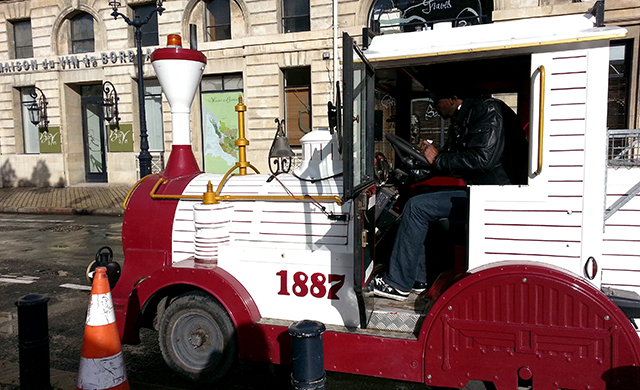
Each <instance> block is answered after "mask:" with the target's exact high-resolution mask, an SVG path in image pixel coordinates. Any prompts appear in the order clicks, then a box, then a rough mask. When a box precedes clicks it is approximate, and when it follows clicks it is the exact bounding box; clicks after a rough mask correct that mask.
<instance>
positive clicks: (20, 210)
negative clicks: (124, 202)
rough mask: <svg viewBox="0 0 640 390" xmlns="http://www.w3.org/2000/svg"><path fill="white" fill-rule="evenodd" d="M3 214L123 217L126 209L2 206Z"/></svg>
mask: <svg viewBox="0 0 640 390" xmlns="http://www.w3.org/2000/svg"><path fill="white" fill-rule="evenodd" d="M0 213H2V214H62V215H64V214H69V215H104V216H113V217H122V216H123V215H124V210H122V209H110V208H100V209H72V208H40V207H8V206H7V207H2V206H0Z"/></svg>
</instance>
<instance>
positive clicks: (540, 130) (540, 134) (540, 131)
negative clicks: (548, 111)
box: [535, 65, 546, 176]
mask: <svg viewBox="0 0 640 390" xmlns="http://www.w3.org/2000/svg"><path fill="white" fill-rule="evenodd" d="M538 71H539V72H540V100H539V101H538V110H539V114H538V168H537V169H536V171H535V176H538V175H539V174H540V173H541V172H542V157H543V146H544V144H543V137H544V99H545V94H544V92H545V82H546V78H545V69H544V65H540V67H539V68H538Z"/></svg>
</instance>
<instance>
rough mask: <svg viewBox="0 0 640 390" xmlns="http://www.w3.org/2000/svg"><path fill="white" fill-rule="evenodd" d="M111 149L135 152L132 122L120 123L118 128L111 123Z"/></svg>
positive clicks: (111, 150) (113, 150) (112, 150)
mask: <svg viewBox="0 0 640 390" xmlns="http://www.w3.org/2000/svg"><path fill="white" fill-rule="evenodd" d="M109 151H110V152H133V128H132V126H131V124H120V128H119V129H118V128H117V127H116V126H114V125H109Z"/></svg>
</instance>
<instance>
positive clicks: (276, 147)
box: [269, 118, 295, 176]
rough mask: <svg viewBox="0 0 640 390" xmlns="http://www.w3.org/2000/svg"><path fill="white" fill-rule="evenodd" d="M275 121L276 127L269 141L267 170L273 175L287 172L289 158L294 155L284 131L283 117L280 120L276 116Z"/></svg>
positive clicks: (289, 163)
mask: <svg viewBox="0 0 640 390" xmlns="http://www.w3.org/2000/svg"><path fill="white" fill-rule="evenodd" d="M275 122H276V123H277V124H278V127H277V128H276V135H275V136H274V137H273V142H272V143H271V149H269V170H270V171H271V173H272V174H273V175H274V176H275V175H279V174H281V173H287V172H289V171H290V170H291V159H292V158H293V157H294V156H295V153H294V152H293V150H291V146H290V145H289V140H288V139H287V135H286V133H285V129H284V119H283V120H282V121H281V120H280V119H278V118H276V120H275ZM274 168H275V170H274Z"/></svg>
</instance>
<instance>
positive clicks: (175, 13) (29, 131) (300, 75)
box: [0, 0, 640, 186]
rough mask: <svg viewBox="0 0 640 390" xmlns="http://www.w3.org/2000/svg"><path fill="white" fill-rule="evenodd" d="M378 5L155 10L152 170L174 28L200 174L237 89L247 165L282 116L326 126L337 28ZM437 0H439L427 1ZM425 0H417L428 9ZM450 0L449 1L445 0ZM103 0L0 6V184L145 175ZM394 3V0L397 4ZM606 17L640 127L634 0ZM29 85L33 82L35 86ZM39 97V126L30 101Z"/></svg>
mask: <svg viewBox="0 0 640 390" xmlns="http://www.w3.org/2000/svg"><path fill="white" fill-rule="evenodd" d="M381 1H382V0H208V1H207V0H205V1H203V0H167V1H165V2H164V4H163V7H164V8H165V11H164V12H163V13H162V15H159V16H158V15H156V16H154V17H152V18H151V19H150V21H149V23H148V25H146V27H143V33H144V34H143V39H142V43H143V48H142V49H143V58H142V60H143V61H144V65H143V69H144V75H143V78H144V84H145V98H144V105H145V109H146V118H147V127H148V132H149V142H150V151H151V153H152V155H153V156H154V160H153V163H154V170H160V169H162V166H163V162H164V161H166V159H167V158H168V155H169V153H170V151H171V124H170V110H169V106H168V103H167V102H166V99H164V98H163V97H162V95H161V92H160V87H159V85H158V84H157V81H156V80H155V74H154V70H153V68H152V66H151V64H150V60H149V57H150V53H151V52H152V51H153V50H154V49H155V48H157V47H162V46H164V45H165V43H166V37H167V36H168V35H169V34H179V35H181V36H182V42H183V47H190V46H192V47H197V49H198V50H200V51H202V52H203V53H204V54H205V55H206V57H207V59H208V61H207V65H206V68H205V71H204V76H203V81H202V83H201V86H200V88H199V90H198V93H197V95H196V98H195V99H194V103H193V106H192V117H191V139H192V143H193V150H194V153H195V155H196V159H197V160H198V162H199V163H200V164H201V166H203V167H204V169H205V170H206V171H207V172H214V173H218V172H226V170H227V169H228V167H229V166H232V165H233V159H235V152H234V150H233V142H234V139H235V138H234V137H237V127H238V124H237V117H235V112H234V110H233V108H234V106H235V104H236V103H237V97H238V96H242V97H243V101H244V104H246V106H247V112H246V114H245V128H246V137H247V138H248V139H249V141H250V143H251V145H250V147H249V150H248V160H249V161H250V162H251V163H252V164H253V165H255V166H256V167H258V169H260V170H261V171H268V167H267V164H268V163H267V155H268V150H269V147H270V145H271V142H272V139H273V137H274V134H275V131H276V128H277V123H276V119H278V120H279V121H282V120H284V123H285V128H286V130H287V133H288V135H289V137H290V138H291V139H292V144H293V145H294V147H295V144H296V143H297V141H296V140H297V139H299V138H300V137H301V136H302V135H303V134H304V133H305V132H307V131H311V130H314V129H317V128H319V127H326V126H327V102H328V101H332V102H335V101H336V96H335V94H336V87H335V84H336V80H338V81H339V80H340V78H341V72H340V57H341V53H340V49H341V36H342V33H343V32H344V31H346V32H348V33H349V34H350V35H352V36H354V37H356V38H357V39H358V40H361V34H362V28H363V27H367V26H368V25H369V21H370V19H371V15H372V13H373V12H374V8H375V6H376V4H378V3H380V2H381ZM433 1H435V0H433ZM433 1H425V2H422V3H424V4H425V5H426V4H427V3H431V2H433ZM449 1H453V0H449ZM111 3H112V2H110V1H108V0H55V1H54V0H8V1H7V0H1V1H0V179H1V182H2V185H3V186H69V185H83V184H85V183H92V182H96V183H106V184H108V185H132V184H133V183H135V181H136V180H137V179H138V178H139V167H138V159H137V156H138V154H139V151H140V137H139V134H140V125H139V119H138V118H139V104H138V102H139V96H138V92H137V83H138V75H137V71H136V61H137V59H136V56H135V51H136V44H135V39H134V29H133V28H132V27H130V26H128V25H127V24H126V23H125V21H123V19H122V17H118V18H117V19H114V18H113V16H112V15H111V13H112V11H113V10H112V7H111V5H110V4H111ZM398 3H402V1H399V2H398ZM484 4H485V8H486V9H487V10H488V15H489V17H490V19H492V20H493V21H499V20H511V19H519V18H527V17H532V16H543V15H559V14H572V13H583V12H585V11H587V10H588V9H589V8H591V7H592V6H593V2H570V1H567V0H562V1H560V0H495V1H494V2H493V3H491V2H490V1H487V2H485V3H484ZM154 7H155V4H150V3H149V2H148V1H136V0H129V1H122V4H121V5H120V6H119V8H118V11H119V12H121V13H122V14H124V15H126V16H127V17H129V18H130V19H134V17H135V15H136V14H137V15H139V16H140V17H142V18H144V17H145V16H146V15H148V14H150V10H151V9H153V8H154ZM606 10H607V11H606V17H605V22H606V23H607V24H617V25H622V26H625V27H627V28H628V29H629V36H628V38H627V39H625V40H624V42H623V45H624V48H625V50H624V51H623V52H622V57H623V58H622V61H623V64H622V65H621V66H620V67H619V68H620V69H623V70H624V72H625V77H626V78H625V83H626V88H627V89H626V90H625V91H626V92H624V93H622V94H623V95H624V94H626V96H625V97H624V102H622V103H621V104H623V105H624V107H623V109H622V111H621V112H622V114H621V116H624V121H623V122H624V126H626V127H628V128H634V127H638V126H639V123H638V122H639V121H640V117H639V115H640V113H639V111H640V110H638V88H637V84H638V51H639V50H638V46H639V43H638V42H639V39H640V31H639V29H640V27H639V25H640V6H639V5H638V3H637V1H635V0H607V4H606ZM105 82H108V83H111V85H113V88H114V89H115V90H116V91H117V95H118V111H119V115H118V117H119V122H118V123H117V124H116V121H115V120H112V121H111V122H108V123H107V122H106V121H105V120H104V113H103V107H102V102H103V100H104V96H103V95H104V91H103V86H104V85H105V84H104V83H105ZM34 87H37V88H34ZM32 93H35V97H36V99H38V98H40V96H42V95H44V96H45V97H46V101H47V106H46V108H47V119H48V123H47V124H46V131H44V128H43V126H44V121H41V122H39V123H38V124H37V125H34V124H32V123H31V122H30V120H29V116H28V114H29V110H28V108H29V106H30V105H31V104H32V102H33V101H34V97H33V96H32Z"/></svg>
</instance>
